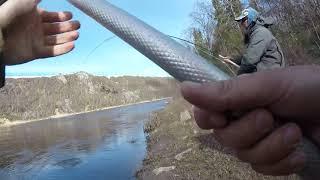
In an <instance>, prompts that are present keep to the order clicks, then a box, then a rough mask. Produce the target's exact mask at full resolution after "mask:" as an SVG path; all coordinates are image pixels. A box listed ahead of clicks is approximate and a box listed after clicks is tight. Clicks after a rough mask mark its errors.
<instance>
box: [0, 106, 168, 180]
mask: <svg viewBox="0 0 320 180" xmlns="http://www.w3.org/2000/svg"><path fill="white" fill-rule="evenodd" d="M166 104H167V100H162V101H157V102H151V103H144V104H139V105H132V106H127V107H121V108H116V109H110V110H104V111H99V112H91V113H87V114H79V115H74V116H70V117H65V118H60V119H49V120H45V121H38V122H30V123H27V124H21V125H17V126H12V127H2V128H0V179H8V180H11V179H13V180H15V179H134V174H135V172H136V170H137V169H138V168H139V167H140V166H141V164H142V160H143V158H144V156H145V153H146V142H145V135H144V133H143V124H144V122H145V121H146V120H148V119H149V116H150V113H152V112H154V111H158V110H161V109H163V108H164V107H165V106H166Z"/></svg>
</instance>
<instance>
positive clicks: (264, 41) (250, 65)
mask: <svg viewBox="0 0 320 180" xmlns="http://www.w3.org/2000/svg"><path fill="white" fill-rule="evenodd" d="M271 40H272V34H271V32H270V31H269V30H267V29H264V28H262V29H259V30H258V31H257V32H254V34H252V37H251V39H250V41H249V45H248V47H247V49H246V51H245V53H244V55H243V57H242V60H241V66H240V70H239V74H244V73H252V72H255V71H256V70H257V69H256V65H257V63H259V62H260V60H261V57H262V56H263V54H264V53H265V51H266V49H267V47H268V45H269V44H270V42H271Z"/></svg>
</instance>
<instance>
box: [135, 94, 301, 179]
mask: <svg viewBox="0 0 320 180" xmlns="http://www.w3.org/2000/svg"><path fill="white" fill-rule="evenodd" d="M191 109H192V107H191V106H190V105H189V104H188V103H186V102H185V101H184V100H182V98H175V99H174V100H173V101H172V102H171V103H170V104H169V106H168V107H167V108H166V109H165V110H163V111H161V112H159V113H156V114H154V115H153V117H152V120H151V121H150V122H148V123H146V124H145V132H146V133H148V138H147V141H148V142H147V143H148V154H147V157H146V158H145V160H144V162H143V168H142V169H141V170H140V171H139V172H138V173H137V177H138V179H246V180H247V179H255V180H256V179H268V180H269V179H270V180H271V179H279V180H280V179H281V180H284V179H290V180H291V179H299V178H298V177H297V176H290V177H277V178H275V177H267V176H262V175H260V174H257V173H256V172H254V171H253V170H252V169H251V167H250V166H249V165H248V164H245V163H242V162H240V161H238V160H237V159H236V158H234V157H233V156H232V153H231V152H230V151H228V150H227V149H224V148H223V147H221V146H220V145H219V143H217V142H216V141H215V139H214V138H213V136H212V134H211V131H203V130H200V129H199V128H198V127H197V126H196V124H195V122H194V118H193V117H192V111H191Z"/></svg>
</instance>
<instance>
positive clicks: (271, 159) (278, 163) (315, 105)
mask: <svg viewBox="0 0 320 180" xmlns="http://www.w3.org/2000/svg"><path fill="white" fill-rule="evenodd" d="M319 91H320V67H317V66H297V67H290V68H287V69H279V70H273V71H265V72H259V73H255V74H248V75H243V76H240V77H238V78H235V79H232V80H229V81H223V82H217V83H210V84H204V85H199V84H190V83H184V84H182V94H183V95H184V97H185V99H186V100H188V101H189V102H191V103H192V104H194V105H195V106H197V107H198V108H195V118H196V122H197V123H198V125H199V126H200V127H201V128H203V129H214V130H215V131H214V135H215V137H216V138H217V140H218V141H219V142H220V143H221V144H222V145H224V146H227V147H230V148H232V149H234V150H235V151H236V155H237V156H238V158H239V159H240V160H242V161H244V162H248V163H250V164H251V165H252V167H253V169H254V170H256V171H257V172H260V173H263V174H266V175H275V176H278V175H289V174H292V173H297V172H299V171H300V170H301V169H302V168H303V167H304V165H305V161H306V155H305V154H304V153H303V152H301V151H300V150H299V149H297V145H298V144H300V143H301V141H302V135H305V136H307V137H309V138H310V139H311V140H313V142H314V143H315V144H316V145H317V146H318V147H320V146H319V145H320V121H319V118H320V111H319V102H320V94H319ZM230 111H242V112H248V113H247V114H245V115H244V116H242V117H241V118H239V119H238V120H235V121H232V122H228V118H227V117H226V115H225V114H226V112H230ZM275 120H276V121H277V122H278V121H280V122H281V125H276V123H275Z"/></svg>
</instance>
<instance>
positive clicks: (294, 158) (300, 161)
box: [252, 151, 306, 176]
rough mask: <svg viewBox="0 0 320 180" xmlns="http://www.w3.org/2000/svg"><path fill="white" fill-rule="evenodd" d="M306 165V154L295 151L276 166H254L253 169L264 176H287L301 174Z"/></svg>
mask: <svg viewBox="0 0 320 180" xmlns="http://www.w3.org/2000/svg"><path fill="white" fill-rule="evenodd" d="M305 163H306V156H305V154H304V153H302V152H299V151H295V152H293V153H291V154H290V155H289V156H287V157H286V158H284V159H282V160H281V161H279V162H277V163H275V164H270V165H252V169H254V170H255V171H257V172H259V173H262V174H264V175H272V176H285V175H290V174H293V173H298V172H300V171H301V170H302V169H303V168H304V166H305Z"/></svg>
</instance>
